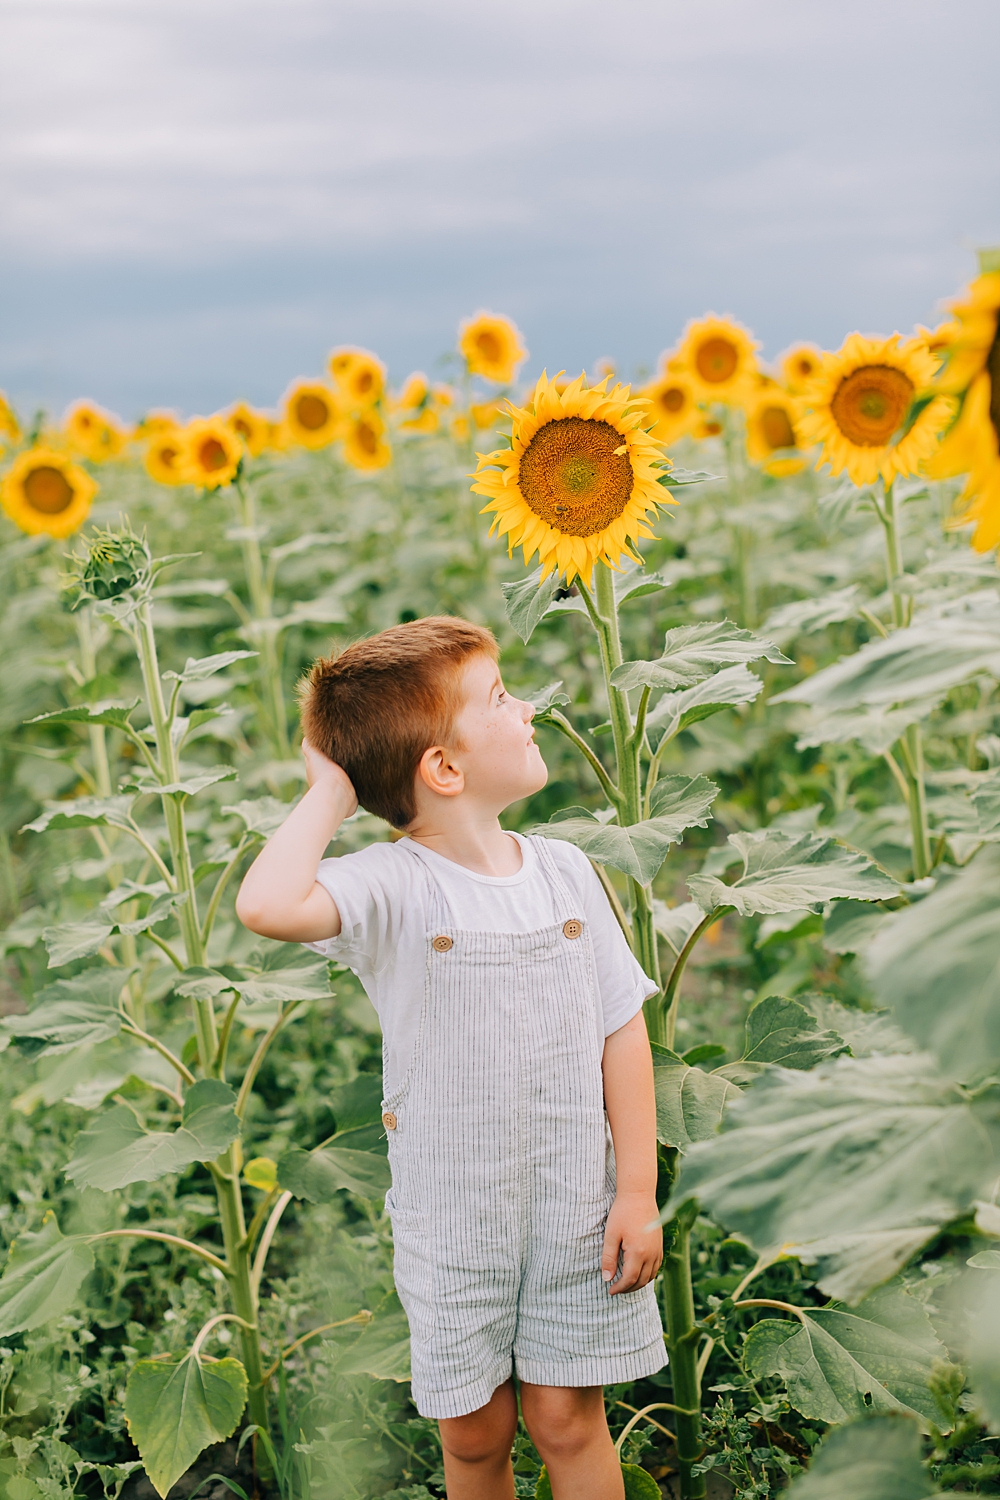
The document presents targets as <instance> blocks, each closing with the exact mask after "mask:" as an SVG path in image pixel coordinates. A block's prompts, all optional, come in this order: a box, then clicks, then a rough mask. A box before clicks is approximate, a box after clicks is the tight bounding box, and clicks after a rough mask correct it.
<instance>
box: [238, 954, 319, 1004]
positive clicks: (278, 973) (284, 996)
mask: <svg viewBox="0 0 1000 1500" xmlns="http://www.w3.org/2000/svg"><path fill="white" fill-rule="evenodd" d="M232 988H233V989H234V990H237V991H238V992H239V995H240V999H241V1000H242V1001H243V1003H244V1005H269V1004H270V1005H273V1004H275V1003H277V1004H279V1005H285V1004H287V1003H288V1002H289V1001H291V1000H303V1001H304V1000H326V999H328V998H329V995H330V981H329V979H328V978H327V968H326V964H325V963H321V964H304V965H302V966H301V967H299V968H294V969H267V970H265V972H264V973H263V974H259V975H255V976H254V977H253V978H252V979H234V980H233V983H232Z"/></svg>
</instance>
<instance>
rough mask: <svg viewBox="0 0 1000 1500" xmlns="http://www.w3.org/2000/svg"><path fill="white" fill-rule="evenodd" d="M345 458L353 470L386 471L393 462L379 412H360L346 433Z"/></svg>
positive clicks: (350, 423)
mask: <svg viewBox="0 0 1000 1500" xmlns="http://www.w3.org/2000/svg"><path fill="white" fill-rule="evenodd" d="M344 457H345V459H346V460H347V462H348V463H349V464H350V465H351V468H352V469H384V468H385V466H386V464H388V463H391V462H392V449H391V448H390V447H389V444H388V443H387V442H386V441H385V423H384V422H383V421H382V418H381V417H380V416H379V414H378V412H377V411H363V412H359V413H358V415H357V416H355V417H352V418H351V419H350V421H349V422H348V424H347V428H346V430H345V432H344Z"/></svg>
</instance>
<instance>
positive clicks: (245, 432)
mask: <svg viewBox="0 0 1000 1500" xmlns="http://www.w3.org/2000/svg"><path fill="white" fill-rule="evenodd" d="M233 430H234V431H235V432H238V433H239V435H240V437H241V438H243V439H244V440H245V441H248V442H249V440H250V438H252V437H253V430H252V428H251V426H250V423H249V422H248V421H247V420H246V418H245V417H234V418H233Z"/></svg>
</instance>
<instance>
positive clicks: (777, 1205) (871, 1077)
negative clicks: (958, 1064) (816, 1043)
mask: <svg viewBox="0 0 1000 1500" xmlns="http://www.w3.org/2000/svg"><path fill="white" fill-rule="evenodd" d="M994 1116H995V1110H994V1108H993V1106H992V1104H990V1103H989V1102H987V1101H970V1100H969V1099H968V1098H967V1097H966V1095H965V1094H964V1093H963V1092H962V1091H961V1090H960V1089H959V1088H957V1087H956V1086H955V1085H954V1084H952V1083H951V1082H950V1081H948V1080H947V1079H943V1078H941V1076H940V1075H939V1074H938V1073H937V1072H936V1071H935V1069H934V1067H933V1065H932V1062H931V1060H930V1059H928V1058H927V1057H926V1056H923V1057H921V1056H891V1057H884V1056H873V1057H869V1058H863V1059H856V1058H838V1059H837V1060H835V1061H832V1062H827V1063H822V1064H821V1065H820V1066H819V1067H818V1068H816V1069H814V1070H813V1071H811V1072H792V1071H790V1070H785V1069H768V1070H767V1071H766V1072H765V1073H764V1075H763V1076H762V1077H761V1078H759V1079H758V1080H757V1082H756V1083H755V1084H754V1087H753V1088H752V1089H750V1090H749V1091H748V1092H747V1093H746V1094H744V1095H743V1096H742V1097H741V1098H739V1099H737V1100H736V1101H735V1102H734V1103H733V1105H732V1106H731V1107H730V1108H729V1109H727V1111H726V1117H725V1120H724V1122H723V1130H722V1131H721V1133H720V1134H719V1135H717V1136H715V1137H714V1138H713V1139H711V1140H708V1141H704V1142H702V1143H701V1144H698V1145H695V1146H693V1147H692V1148H691V1151H690V1154H689V1155H688V1157H687V1160H686V1162H685V1166H684V1171H683V1174H682V1177H681V1191H682V1192H683V1193H684V1194H685V1195H690V1196H694V1197H697V1198H698V1199H699V1201H700V1202H701V1203H702V1204H703V1205H704V1206H705V1207H706V1208H708V1209H709V1210H710V1211H711V1212H712V1214H713V1215H714V1216H715V1217H716V1218H717V1219H718V1220H719V1222H720V1223H722V1224H724V1225H726V1226H727V1227H728V1228H729V1229H731V1230H733V1231H735V1232H737V1233H740V1234H743V1235H745V1236H746V1237H747V1239H748V1240H749V1241H750V1243H751V1244H752V1245H753V1246H754V1248H755V1249H757V1250H759V1251H777V1250H783V1251H784V1252H786V1253H788V1254H794V1255H797V1256H798V1257H799V1258H800V1259H801V1260H803V1261H805V1262H806V1263H808V1264H810V1265H816V1266H817V1268H818V1269H817V1279H818V1280H819V1282H820V1285H821V1286H822V1287H823V1289H824V1290H825V1291H826V1292H828V1293H829V1294H830V1295H831V1296H837V1297H842V1298H844V1299H845V1300H847V1301H856V1300H857V1299H858V1298H860V1297H862V1296H863V1295H864V1294H865V1293H866V1292H868V1291H869V1290H870V1289H871V1288H872V1287H873V1286H876V1285H878V1283H879V1282H881V1281H886V1280H888V1278H889V1277H890V1276H892V1275H893V1274H894V1273H895V1271H896V1270H897V1269H898V1268H899V1266H901V1265H902V1264H903V1263H904V1262H905V1261H906V1260H907V1259H908V1258H909V1257H910V1256H911V1255H912V1254H913V1253H914V1252H915V1251H916V1250H917V1249H919V1248H920V1246H921V1245H923V1244H926V1242H927V1241H928V1240H929V1239H931V1238H933V1236H934V1235H935V1234H937V1233H938V1231H939V1230H940V1229H941V1227H942V1225H944V1224H946V1223H948V1222H949V1221H950V1220H952V1219H954V1218H956V1217H957V1216H959V1215H960V1214H962V1213H964V1212H966V1210H967V1209H968V1208H969V1206H970V1204H971V1203H972V1202H973V1201H974V1200H976V1199H977V1198H982V1197H985V1196H987V1195H988V1191H989V1188H990V1184H992V1183H993V1181H994V1180H995V1178H996V1174H997V1170H998V1165H1000V1122H998V1121H997V1120H996V1119H995V1117H994Z"/></svg>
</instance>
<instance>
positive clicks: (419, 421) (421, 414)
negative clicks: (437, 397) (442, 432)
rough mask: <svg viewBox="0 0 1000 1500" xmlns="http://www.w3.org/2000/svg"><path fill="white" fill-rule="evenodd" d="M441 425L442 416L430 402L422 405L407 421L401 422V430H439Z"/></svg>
mask: <svg viewBox="0 0 1000 1500" xmlns="http://www.w3.org/2000/svg"><path fill="white" fill-rule="evenodd" d="M440 425H441V418H440V417H439V416H438V414H437V412H436V411H435V410H434V407H433V406H432V405H431V403H430V402H428V403H427V405H426V406H422V407H421V408H420V409H419V411H417V412H416V413H415V415H414V416H412V417H407V419H406V421H405V422H400V424H399V430H400V432H437V430H438V428H439V427H440Z"/></svg>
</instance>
